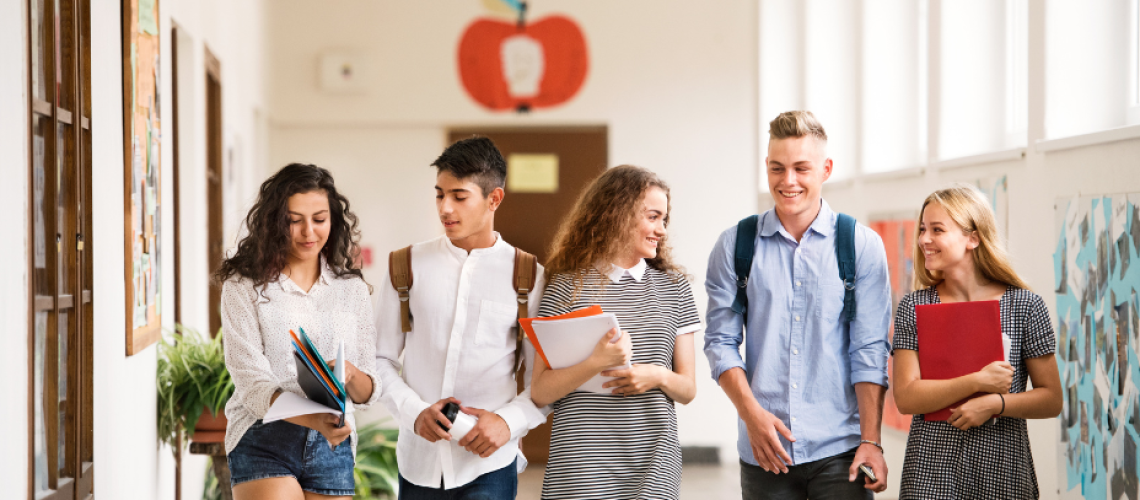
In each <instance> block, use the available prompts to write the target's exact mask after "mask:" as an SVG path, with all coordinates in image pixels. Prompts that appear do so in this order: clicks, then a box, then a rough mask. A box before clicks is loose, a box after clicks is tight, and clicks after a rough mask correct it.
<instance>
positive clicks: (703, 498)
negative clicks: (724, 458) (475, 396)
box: [518, 462, 740, 500]
mask: <svg viewBox="0 0 1140 500" xmlns="http://www.w3.org/2000/svg"><path fill="white" fill-rule="evenodd" d="M541 495H542V464H531V465H530V466H529V467H527V468H526V471H525V472H523V473H522V474H521V475H519V495H518V499H519V500H534V499H537V498H539V497H540V496H541ZM737 498H740V470H739V465H737V464H736V463H735V462H733V463H729V464H725V465H686V466H685V468H684V469H683V470H682V472H681V500H720V499H730V500H731V499H737Z"/></svg>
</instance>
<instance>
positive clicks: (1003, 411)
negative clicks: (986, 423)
mask: <svg viewBox="0 0 1140 500" xmlns="http://www.w3.org/2000/svg"><path fill="white" fill-rule="evenodd" d="M995 394H997V396H998V397H999V398H1001V411H999V412H998V415H1001V414H1003V413H1005V396H1002V395H1001V393H995Z"/></svg>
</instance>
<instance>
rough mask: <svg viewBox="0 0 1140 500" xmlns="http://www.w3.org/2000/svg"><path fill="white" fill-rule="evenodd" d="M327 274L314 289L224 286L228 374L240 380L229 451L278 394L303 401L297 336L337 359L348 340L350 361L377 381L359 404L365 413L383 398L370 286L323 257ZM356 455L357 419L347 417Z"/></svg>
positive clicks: (239, 282)
mask: <svg viewBox="0 0 1140 500" xmlns="http://www.w3.org/2000/svg"><path fill="white" fill-rule="evenodd" d="M320 265H321V274H320V276H319V277H318V278H317V281H316V282H315V283H313V286H312V288H309V291H308V292H305V291H304V290H301V287H299V286H297V284H295V283H293V280H291V279H289V277H287V276H285V275H284V274H282V275H281V276H280V277H279V278H278V280H277V281H276V282H272V283H268V284H266V285H265V289H264V291H263V290H262V289H261V288H260V287H254V286H253V281H251V280H249V279H247V278H240V277H234V278H231V279H230V280H228V281H226V282H225V284H223V285H222V304H221V306H222V330H223V331H225V344H226V349H225V353H226V369H228V370H229V372H230V376H231V377H232V378H233V380H234V395H233V396H232V397H230V400H229V402H227V403H226V417H228V418H229V421H230V423H229V426H228V427H226V453H229V452H231V451H233V449H234V447H236V446H237V444H238V442H239V441H241V437H242V436H243V435H245V431H246V430H248V429H249V427H250V426H251V425H253V423H254V422H255V421H257V420H258V419H260V418H262V417H263V416H265V412H266V411H268V410H269V406H270V400H271V399H272V397H273V393H274V392H276V391H288V392H292V393H294V394H297V395H298V396H301V397H304V396H305V392H304V391H302V390H301V386H300V385H298V384H297V366H296V363H295V362H294V361H293V337H292V336H290V335H289V330H293V331H296V332H297V333H298V335H300V332H299V331H297V329H298V328H304V329H305V334H306V335H308V336H309V339H310V340H312V341H313V344H314V345H315V346H316V348H317V350H318V351H320V353H321V356H322V357H324V358H325V359H326V360H329V359H334V358H335V357H336V348H337V345H339V343H340V342H341V341H342V340H343V341H344V356H345V359H347V360H348V361H349V362H351V363H352V364H353V365H355V366H356V367H357V368H358V369H359V370H360V371H361V372H363V373H364V374H366V375H368V376H369V377H371V378H372V380H373V384H372V396H371V397H369V398H368V401H366V402H364V403H362V404H357V405H356V409H357V410H363V409H365V408H368V407H369V406H370V405H372V404H373V403H375V402H376V400H377V399H379V397H380V393H381V387H382V386H381V385H380V384H379V383H377V382H376V381H377V375H376V370H375V368H374V362H375V360H374V359H373V358H372V357H371V356H370V354H371V352H372V351H373V350H375V347H374V345H373V341H374V340H375V332H374V331H373V329H372V328H373V323H372V303H371V299H370V298H369V297H368V284H366V283H365V282H364V280H362V279H359V278H356V277H347V276H346V277H345V278H337V277H336V274H335V273H333V271H332V269H330V268H329V267H328V265H327V264H326V263H325V259H324V257H321V264H320ZM345 420H346V421H347V422H348V425H349V426H350V427H351V428H352V429H353V431H352V449H353V453H354V454H355V452H356V420H355V419H354V418H353V416H352V414H351V413H350V414H348V415H347V416H346V418H345Z"/></svg>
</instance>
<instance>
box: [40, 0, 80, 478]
mask: <svg viewBox="0 0 1140 500" xmlns="http://www.w3.org/2000/svg"><path fill="white" fill-rule="evenodd" d="M26 6H27V8H28V10H27V12H28V14H27V19H26V22H27V25H26V26H27V34H26V36H27V61H26V65H27V68H28V76H27V78H28V79H27V85H28V89H29V92H28V131H29V133H28V143H29V144H28V147H29V151H31V152H32V154H31V155H29V158H28V199H29V202H30V207H31V209H30V210H29V211H28V222H29V224H28V239H29V241H30V242H31V245H30V248H29V250H30V251H29V252H28V256H27V259H28V261H27V266H28V268H27V269H28V277H29V279H28V280H27V286H28V289H27V291H28V429H29V433H28V443H27V446H28V483H27V484H28V498H29V500H31V499H33V498H34V499H37V500H48V499H64V498H87V497H89V496H90V495H91V494H92V490H93V477H94V464H93V462H94V446H93V440H94V428H93V406H94V401H93V399H94V398H93V381H92V378H93V377H92V375H93V370H92V368H93V365H94V363H93V361H94V360H93V348H94V338H93V333H94V328H93V325H92V320H93V293H92V287H91V283H92V263H91V259H90V256H91V247H90V245H91V237H90V234H91V216H90V214H91V155H90V151H91V125H92V122H91V71H90V62H91V40H90V34H91V26H90V19H91V16H90V12H91V11H90V7H91V6H90V0H27V4H26ZM36 9H39V10H36ZM33 19H35V21H36V22H37V24H36V25H33ZM57 30H58V31H59V33H56V31H57ZM40 34H43V35H44V36H43V37H42V38H41V39H40V43H39V44H38V45H35V48H33V43H32V42H33V39H34V37H36V36H37V35H40ZM45 42H46V43H45ZM41 61H42V63H41V64H40V66H38V67H36V66H34V63H35V62H41ZM59 61H63V62H66V67H64V65H63V64H62V63H61V62H59ZM36 69H39V70H40V71H41V72H42V73H43V74H42V75H35V73H34V70H36ZM37 76H38V77H39V78H41V79H43V80H44V81H43V82H41V83H43V85H44V94H45V95H42V96H41V95H40V93H39V88H36V87H33V83H34V82H38V80H36V78H37ZM64 80H66V81H64ZM41 97H43V98H44V99H47V100H44V99H41ZM64 105H68V106H66V107H65V106H64ZM68 108H70V109H68ZM49 124H50V137H48V134H45V133H43V132H40V135H39V136H42V137H43V141H42V142H43V147H42V149H43V153H42V155H41V154H38V152H37V148H36V137H37V130H41V131H43V130H47V129H49ZM61 125H66V126H67V127H66V128H61ZM64 132H66V133H64ZM60 139H63V142H62V144H61V143H60V142H59V140H60ZM49 153H50V154H49ZM37 157H39V158H40V161H39V162H40V169H41V170H42V184H41V185H40V189H39V190H40V202H39V203H38V204H37V203H36V190H37V185H36V175H37V173H36V164H37ZM59 176H62V179H63V180H66V182H67V184H66V185H65V186H64V190H63V196H64V197H63V198H61V195H60V191H59V190H58V188H59V186H60V179H61V177H59ZM49 178H50V181H49ZM60 210H62V211H60ZM37 213H40V214H42V215H41V216H40V218H41V219H42V220H41V227H42V230H41V234H40V238H41V239H42V240H43V241H42V244H43V252H42V253H43V259H42V260H43V262H42V263H43V267H41V268H39V269H42V273H41V274H42V276H37V267H36V257H37V256H36V244H37V238H36V215H37ZM61 220H62V221H64V222H65V224H64V226H65V227H67V228H68V229H69V230H68V231H67V232H68V233H72V231H71V230H74V233H73V234H62V230H61V228H60V222H61ZM53 233H54V234H55V235H56V239H57V245H55V246H52V245H50V243H49V242H50V240H51V239H52V238H51V237H50V235H51V234H53ZM39 278H43V279H39ZM61 281H62V283H61ZM45 312H46V313H47V321H46V332H45V333H44V348H43V354H42V356H43V363H44V364H43V368H42V373H43V388H42V396H41V399H42V401H43V403H42V404H43V406H44V412H43V414H44V416H43V420H44V428H43V434H44V435H45V443H44V446H45V451H46V455H47V466H46V467H47V471H46V475H47V483H48V490H47V491H46V493H45V492H44V491H42V490H38V486H39V485H37V484H36V466H37V465H36V461H35V460H36V455H35V454H36V437H37V434H38V432H37V429H36V408H35V405H36V397H37V388H36V375H37V370H36V330H37V328H36V319H35V318H36V315H37V313H45ZM61 314H65V315H66V318H67V319H66V321H67V325H68V326H67V328H66V330H65V331H64V341H65V342H66V344H65V346H64V347H65V348H66V357H65V359H63V360H62V361H61V359H60V356H59V353H58V350H59V348H60V346H59V345H58V344H59V341H60V328H59V326H60V323H59V321H60V317H61ZM61 363H62V364H63V365H64V366H66V367H67V370H68V371H67V373H66V379H65V380H64V382H65V384H66V386H65V387H66V389H65V391H64V394H65V397H64V398H63V399H62V403H63V408H62V409H63V412H62V415H63V419H62V421H61V420H60V416H61V412H60V408H59V406H60V403H61V399H60V397H59V368H60V366H59V365H60V364H61ZM49 410H50V411H49ZM60 433H63V436H64V439H63V460H62V467H61V466H60V462H61V461H60V456H59V452H60V450H59V446H60V441H61V440H60V438H59V435H60ZM49 438H50V439H49ZM37 493H40V494H39V495H37Z"/></svg>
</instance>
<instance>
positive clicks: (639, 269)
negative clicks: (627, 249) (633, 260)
mask: <svg viewBox="0 0 1140 500" xmlns="http://www.w3.org/2000/svg"><path fill="white" fill-rule="evenodd" d="M645 268H646V264H645V259H639V260H638V261H637V264H634V266H633V267H631V268H629V269H625V268H623V267H621V266H619V265H617V264H610V270H609V272H607V273H606V276H609V277H610V281H613V282H614V284H617V283H618V282H620V281H621V279H622V278H623V277H625V275H627V274H628V275H630V276H632V277H633V280H634V281H637V282H641V278H644V277H645Z"/></svg>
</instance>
